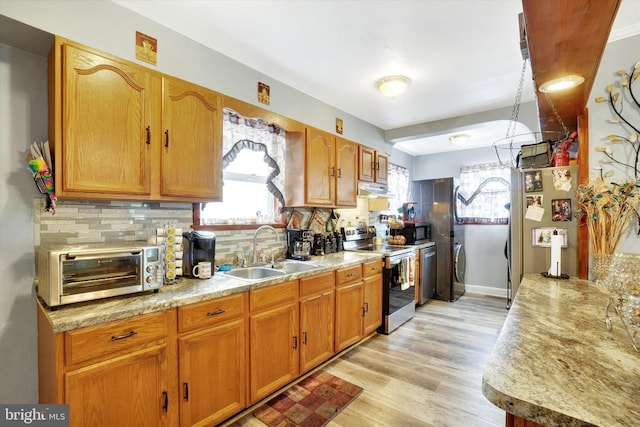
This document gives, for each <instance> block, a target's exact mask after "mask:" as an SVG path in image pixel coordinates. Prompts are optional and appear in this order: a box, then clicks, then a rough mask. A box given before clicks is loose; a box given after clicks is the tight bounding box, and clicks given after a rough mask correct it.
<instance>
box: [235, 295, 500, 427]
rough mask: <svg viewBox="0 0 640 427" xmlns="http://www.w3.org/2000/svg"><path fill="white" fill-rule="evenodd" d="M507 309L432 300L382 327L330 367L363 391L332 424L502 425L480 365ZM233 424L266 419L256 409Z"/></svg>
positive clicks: (494, 303)
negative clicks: (394, 325)
mask: <svg viewBox="0 0 640 427" xmlns="http://www.w3.org/2000/svg"><path fill="white" fill-rule="evenodd" d="M507 314H508V310H506V300H504V299H500V298H492V297H483V296H477V295H469V294H467V295H464V296H462V297H461V298H460V299H459V300H458V301H456V302H453V303H450V302H443V301H431V302H428V303H427V304H425V305H423V306H421V307H418V308H417V310H416V315H415V317H414V318H413V319H412V320H410V321H409V322H407V323H405V324H404V325H403V326H401V327H400V328H399V329H397V330H396V331H394V332H393V333H392V334H390V335H388V336H387V335H376V336H374V337H373V338H371V339H369V340H368V341H366V342H365V343H363V344H361V345H359V346H358V347H357V348H355V349H352V350H351V351H350V352H348V353H347V354H344V355H342V356H341V357H339V358H338V359H336V360H334V361H332V362H331V363H329V364H328V365H326V366H325V367H324V369H325V370H327V371H328V372H331V373H332V374H334V375H336V376H338V377H340V378H343V379H345V380H347V381H351V382H353V383H354V384H358V385H360V386H362V387H363V388H364V392H363V393H362V394H361V395H360V396H359V397H358V398H357V399H356V400H355V401H353V402H352V403H351V404H350V405H349V406H348V407H347V408H345V409H344V410H343V411H342V412H341V413H340V414H338V415H337V416H336V418H334V419H333V420H332V421H331V422H330V423H329V424H328V427H360V426H362V427H365V426H366V427H372V426H393V427H395V426H398V427H410V426H421V427H430V426H447V427H449V426H451V427H471V426H478V427H489V426H491V427H497V426H504V422H505V414H504V411H502V410H501V409H499V408H497V407H496V406H494V405H493V404H492V403H490V402H489V401H488V400H487V399H486V398H485V397H484V395H483V394H482V371H483V369H484V366H485V364H486V362H487V359H488V358H489V356H490V354H491V351H492V350H493V346H494V344H495V342H496V340H497V338H498V334H499V333H500V328H501V327H502V324H503V322H504V319H505V317H506V316H507ZM231 426H233V427H264V424H262V423H261V422H260V421H258V420H257V419H255V418H253V417H252V416H251V415H250V414H249V415H246V416H244V417H243V418H241V419H240V420H238V421H236V422H234V423H233V424H231Z"/></svg>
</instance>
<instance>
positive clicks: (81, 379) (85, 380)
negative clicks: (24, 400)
mask: <svg viewBox="0 0 640 427" xmlns="http://www.w3.org/2000/svg"><path fill="white" fill-rule="evenodd" d="M166 361H167V351H166V347H165V346H158V347H153V348H150V349H147V350H142V351H139V352H136V353H133V354H131V355H127V356H122V357H118V358H115V359H113V360H107V361H104V362H100V363H96V364H93V365H89V366H87V367H84V368H80V369H76V370H73V371H70V372H67V373H66V375H65V384H66V387H65V388H66V393H65V402H67V403H69V405H70V409H69V415H70V418H71V420H70V425H71V426H78V427H84V426H94V427H99V426H105V427H111V426H133V425H135V426H148V427H154V426H164V425H169V424H168V423H167V417H166V413H167V411H168V410H169V408H168V405H169V404H171V405H176V404H177V402H176V401H175V400H174V401H173V402H169V396H168V394H167V387H168V378H167V366H166ZM172 411H174V412H175V408H173V409H172Z"/></svg>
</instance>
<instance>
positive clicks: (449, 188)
mask: <svg viewBox="0 0 640 427" xmlns="http://www.w3.org/2000/svg"><path fill="white" fill-rule="evenodd" d="M412 198H413V199H414V200H416V205H415V209H416V221H424V222H427V223H429V224H431V241H433V242H435V244H436V251H437V254H438V255H437V269H436V270H437V283H436V293H435V298H436V299H440V300H444V301H455V300H457V299H458V298H460V297H461V296H462V295H463V294H464V291H465V286H464V273H465V268H466V258H465V251H464V232H463V231H464V230H463V226H462V225H460V224H458V223H457V220H456V199H457V183H456V181H455V180H454V178H439V179H428V180H423V181H414V182H413V184H412Z"/></svg>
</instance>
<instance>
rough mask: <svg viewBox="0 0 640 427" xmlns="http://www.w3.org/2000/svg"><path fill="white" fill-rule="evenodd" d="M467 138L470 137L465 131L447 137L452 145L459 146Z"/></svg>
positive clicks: (467, 139)
mask: <svg viewBox="0 0 640 427" xmlns="http://www.w3.org/2000/svg"><path fill="white" fill-rule="evenodd" d="M469 138H471V136H470V135H467V134H466V133H459V134H457V135H451V136H450V137H449V141H451V143H452V144H453V145H455V146H457V147H461V146H463V145H465V144H466V143H467V142H468V141H469Z"/></svg>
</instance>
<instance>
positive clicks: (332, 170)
mask: <svg viewBox="0 0 640 427" xmlns="http://www.w3.org/2000/svg"><path fill="white" fill-rule="evenodd" d="M331 176H336V167H335V166H331Z"/></svg>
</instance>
